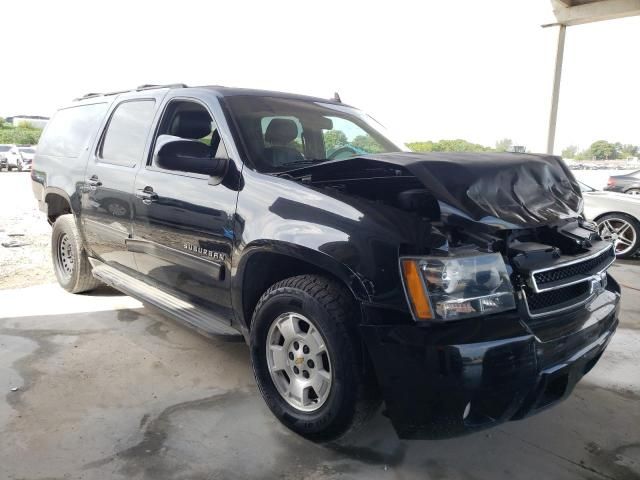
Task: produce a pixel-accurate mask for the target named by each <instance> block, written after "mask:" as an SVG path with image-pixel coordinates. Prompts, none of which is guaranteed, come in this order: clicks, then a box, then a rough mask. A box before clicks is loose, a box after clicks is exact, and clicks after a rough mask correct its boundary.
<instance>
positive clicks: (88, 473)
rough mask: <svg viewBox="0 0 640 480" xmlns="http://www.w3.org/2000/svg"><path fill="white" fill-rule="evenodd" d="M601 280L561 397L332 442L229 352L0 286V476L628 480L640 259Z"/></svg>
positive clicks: (38, 292)
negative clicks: (609, 294) (617, 307)
mask: <svg viewBox="0 0 640 480" xmlns="http://www.w3.org/2000/svg"><path fill="white" fill-rule="evenodd" d="M613 274H614V275H615V276H616V278H617V279H618V280H619V281H620V282H621V283H622V284H623V285H624V287H623V288H624V297H623V308H622V312H621V325H620V328H619V330H618V332H617V333H616V335H615V337H614V339H613V340H612V343H611V344H610V345H609V347H608V349H607V351H606V352H605V354H604V356H603V357H602V359H601V360H600V362H599V363H598V365H597V366H596V367H595V368H594V370H593V371H592V372H591V373H589V375H587V376H586V377H585V378H584V379H583V381H582V382H581V383H580V384H579V385H578V387H577V389H576V390H575V392H574V393H573V395H572V396H571V397H570V398H569V399H568V400H567V401H565V402H563V403H562V404H560V405H558V406H557V407H555V408H553V409H551V410H548V411H546V412H544V413H541V414H539V415H537V416H535V417H531V418H528V419H526V420H523V421H520V422H513V423H509V424H506V425H503V426H500V427H499V428H495V429H492V430H487V431H485V432H481V433H477V434H474V435H470V436H467V437H463V438H458V439H452V440H444V441H399V440H398V439H397V437H396V436H395V434H394V432H393V430H392V428H391V427H390V424H389V422H388V421H387V420H386V419H385V418H384V417H383V416H381V415H378V416H376V417H375V418H374V419H373V421H372V422H371V423H370V424H369V425H367V426H366V427H365V428H364V429H362V430H361V431H360V432H358V433H356V434H355V435H354V436H352V437H350V438H348V439H345V440H344V441H342V442H341V443H340V444H333V445H316V444H313V443H311V442H308V441H306V440H304V439H302V438H301V437H299V436H297V435H295V434H293V433H291V432H289V431H288V430H286V429H285V428H284V427H282V426H281V425H280V424H279V423H278V422H277V421H276V420H275V419H274V417H273V416H272V415H271V413H270V412H269V411H268V409H267V407H266V406H265V405H264V403H263V402H262V399H261V398H260V395H259V393H258V392H257V389H256V386H255V382H254V380H253V376H252V373H251V368H250V365H249V354H248V349H247V347H246V346H245V345H244V344H242V343H225V342H223V341H220V340H211V339H207V338H204V337H202V336H200V335H198V334H197V333H194V332H193V331H191V330H189V329H187V328H185V327H183V326H181V325H179V324H177V323H174V322H173V321H171V320H169V319H167V318H165V317H163V316H162V315H160V314H158V313H156V312H155V311H153V310H150V309H148V308H146V307H144V306H143V305H142V304H140V303H139V302H137V301H136V300H133V299H131V298H130V297H127V296H124V295H121V294H119V293H117V292H114V291H112V290H110V289H107V288H104V289H102V290H101V291H98V292H95V293H92V294H89V295H71V294H68V293H66V292H64V291H63V290H62V289H60V288H59V287H58V286H57V285H54V284H43V285H35V286H30V287H27V288H19V289H15V288H12V289H4V290H0V399H2V400H0V479H2V480H4V479H41V480H44V479H49V480H51V479H130V478H135V479H153V480H163V479H178V480H180V479H225V480H226V479H253V478H260V479H271V478H285V479H289V478H295V479H301V478H305V479H338V478H339V479H378V478H380V479H411V478H421V479H500V478H505V479H507V478H508V479H529V478H530V479H540V478H545V479H547V478H548V479H569V478H589V479H616V480H628V479H638V478H640V371H639V365H640V292H639V291H638V290H639V289H640V285H639V284H638V281H637V280H638V279H639V278H640V263H639V262H617V263H616V265H615V266H614V267H613ZM16 275H18V273H16Z"/></svg>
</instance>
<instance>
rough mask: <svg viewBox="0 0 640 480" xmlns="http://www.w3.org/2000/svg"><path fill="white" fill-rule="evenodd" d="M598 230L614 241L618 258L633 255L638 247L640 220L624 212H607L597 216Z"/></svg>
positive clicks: (607, 238)
mask: <svg viewBox="0 0 640 480" xmlns="http://www.w3.org/2000/svg"><path fill="white" fill-rule="evenodd" d="M597 223H598V231H599V232H600V236H601V237H602V238H603V239H604V240H610V241H612V242H613V243H614V245H615V249H616V256H617V257H618V258H630V257H633V256H634V255H635V254H636V253H637V251H638V249H640V222H638V220H637V219H635V218H633V217H632V216H630V215H627V214H625V213H609V214H607V215H604V216H603V217H601V218H599V219H598V221H597Z"/></svg>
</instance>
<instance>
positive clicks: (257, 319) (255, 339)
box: [250, 275, 380, 442]
mask: <svg viewBox="0 0 640 480" xmlns="http://www.w3.org/2000/svg"><path fill="white" fill-rule="evenodd" d="M289 313H291V314H293V316H294V318H298V319H299V318H300V317H302V318H303V319H304V320H299V321H298V326H299V327H301V326H303V325H304V323H305V320H307V321H309V323H310V324H311V327H309V330H308V331H307V332H306V333H305V335H308V334H309V332H318V333H319V334H320V336H321V339H322V340H324V345H325V346H326V354H327V357H328V361H326V362H325V358H324V356H323V357H322V358H321V359H320V357H313V354H314V352H313V351H312V352H310V356H311V358H316V362H317V364H315V365H313V364H309V363H308V362H309V360H307V358H309V357H307V356H303V357H297V356H295V357H294V358H295V359H296V360H295V361H291V362H290V363H291V364H297V361H298V360H299V359H300V358H304V360H303V363H301V369H302V368H307V369H308V370H309V372H312V373H311V375H318V372H319V371H320V370H322V371H323V373H324V375H326V374H327V369H328V370H329V377H330V378H331V383H330V387H329V389H328V393H326V397H325V398H324V399H323V398H322V396H321V395H318V393H316V392H314V391H312V390H309V388H308V387H307V388H305V391H306V392H307V394H306V396H308V397H309V398H312V397H314V396H315V397H316V398H315V399H313V400H312V402H313V401H315V402H316V405H313V404H310V405H309V407H311V408H313V410H312V411H305V410H303V409H301V407H296V406H294V405H292V404H291V402H292V401H293V400H291V399H290V400H286V399H285V397H284V396H283V394H281V393H280V391H279V387H278V386H277V385H276V382H278V384H279V385H281V384H282V383H285V384H286V377H284V376H283V377H282V378H284V380H281V377H278V375H282V374H281V372H277V374H274V375H275V376H272V374H271V373H270V367H269V362H270V360H268V359H267V342H268V341H269V342H270V343H271V339H272V338H273V337H272V333H271V332H273V331H276V330H275V329H274V324H275V323H276V320H278V319H279V318H282V317H284V316H286V315H287V314H289ZM354 313H355V308H354V302H353V299H352V297H351V295H350V293H349V292H348V291H347V290H346V289H345V288H344V287H343V286H341V285H340V284H339V283H337V282H334V281H333V280H330V279H328V278H325V277H323V276H319V275H301V276H297V277H291V278H288V279H285V280H282V281H281V282H278V283H276V284H275V285H273V286H272V287H271V288H269V289H268V290H267V291H266V292H265V293H264V294H263V295H262V297H261V298H260V300H259V301H258V304H257V306H256V308H255V311H254V314H253V319H252V324H251V332H250V348H251V360H252V366H253V372H254V375H255V378H256V382H257V384H258V387H259V389H260V392H261V394H262V396H263V398H264V400H265V402H266V403H267V406H268V407H269V409H270V410H271V411H272V412H273V414H274V415H275V416H276V417H277V418H278V419H279V420H280V422H282V423H283V424H284V425H285V426H286V427H287V428H289V429H291V430H293V431H294V432H296V433H298V434H300V435H302V436H303V437H306V438H308V439H310V440H313V441H319V442H322V441H331V440H335V439H337V438H339V437H341V436H343V435H344V434H345V433H347V432H348V431H350V430H353V429H355V428H356V427H358V426H359V425H360V424H362V423H363V422H364V421H365V420H366V419H367V418H368V417H369V416H370V415H371V413H373V412H374V411H375V409H376V407H377V406H378V405H379V403H380V401H379V394H378V392H377V389H376V384H375V381H374V379H373V376H372V369H371V368H370V366H369V365H364V363H365V358H366V355H365V354H364V352H363V351H362V348H363V347H362V344H361V342H360V340H359V338H358V335H357V332H356V322H355V321H354V319H353V316H354ZM298 315H299V316H300V317H297V316H298ZM314 327H315V330H311V329H312V328H314ZM303 333H304V332H303ZM313 336H314V337H316V339H317V338H318V337H317V333H314V335H313ZM309 337H310V336H306V337H304V339H306V340H309ZM304 339H301V340H300V342H301V343H303V344H304ZM289 340H291V339H289ZM289 340H283V345H282V347H283V348H287V345H289V347H293V346H295V345H296V343H297V342H295V341H293V340H291V341H289ZM307 343H310V345H312V344H313V343H314V342H313V341H311V342H307ZM319 343H322V342H319ZM316 344H317V343H316ZM305 347H306V345H305ZM276 348H277V347H276ZM303 348H304V347H302V346H300V350H299V352H301V353H300V355H303V353H306V352H303ZM289 355H290V354H289ZM286 358H289V359H291V357H290V356H287V357H286ZM321 362H322V365H320V363H321ZM367 363H368V362H367ZM309 365H310V366H311V368H309ZM313 367H315V373H314V370H312V369H313ZM290 368H293V367H290ZM285 370H286V369H283V370H282V371H285ZM365 372H366V373H365ZM307 373H308V372H307ZM300 374H304V370H302V371H301V372H300ZM288 375H291V378H292V379H293V380H295V372H294V371H293V370H291V369H290V370H288ZM299 378H300V377H298V379H299ZM304 378H309V377H306V376H305V377H304ZM311 378H312V380H313V378H314V377H311ZM303 381H304V380H303ZM290 385H291V384H290ZM280 388H282V387H281V386H280ZM312 393H313V394H315V395H312ZM302 397H303V398H304V397H305V395H302ZM321 400H322V403H321V404H320V406H317V404H318V403H319V402H320V401H321ZM305 408H306V407H305Z"/></svg>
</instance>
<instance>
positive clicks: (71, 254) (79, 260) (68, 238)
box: [51, 214, 101, 293]
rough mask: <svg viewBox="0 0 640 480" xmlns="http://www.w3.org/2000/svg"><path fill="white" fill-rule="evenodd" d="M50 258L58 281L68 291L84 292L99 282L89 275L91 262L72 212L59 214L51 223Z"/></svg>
mask: <svg viewBox="0 0 640 480" xmlns="http://www.w3.org/2000/svg"><path fill="white" fill-rule="evenodd" d="M63 252H64V253H63ZM51 258H52V260H53V269H54V271H55V273H56V278H57V279H58V283H59V284H60V286H61V287H62V288H64V289H65V290H67V291H68V292H71V293H80V292H86V291H89V290H93V289H94V288H96V287H97V286H99V285H100V284H101V283H100V281H99V280H97V279H96V278H94V277H93V275H91V264H90V263H89V260H88V259H87V253H86V252H85V250H84V248H83V246H82V239H81V238H80V234H79V232H78V228H77V227H76V221H75V219H74V217H73V215H72V214H67V215H61V216H59V217H58V218H57V219H56V221H55V223H54V224H53V230H52V232H51Z"/></svg>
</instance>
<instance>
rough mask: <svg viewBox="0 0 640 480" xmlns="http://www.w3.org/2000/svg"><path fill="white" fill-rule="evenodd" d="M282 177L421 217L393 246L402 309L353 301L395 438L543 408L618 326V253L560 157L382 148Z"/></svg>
mask: <svg viewBox="0 0 640 480" xmlns="http://www.w3.org/2000/svg"><path fill="white" fill-rule="evenodd" d="M283 175H286V176H288V177H290V178H293V179H295V180H298V181H300V182H303V183H305V184H307V185H310V186H313V187H315V188H320V189H323V190H326V191H333V192H337V194H339V195H341V196H347V197H352V198H357V199H359V200H364V201H367V202H373V203H374V204H379V205H380V206H381V207H384V208H387V209H391V210H392V211H393V210H397V211H402V212H403V213H406V212H410V213H411V214H412V215H413V216H414V218H415V224H416V228H419V229H424V225H428V229H427V230H428V232H427V233H426V234H422V233H421V234H416V235H415V237H412V238H411V239H408V240H407V241H406V242H405V243H402V244H401V245H398V264H399V266H398V268H399V272H400V278H401V280H402V283H403V287H404V292H405V295H406V303H407V307H408V313H402V312H399V311H397V310H396V309H394V308H387V307H385V306H384V305H380V304H379V303H375V302H374V303H372V304H368V305H363V317H364V320H363V323H364V324H363V325H362V326H361V331H362V334H363V338H364V340H365V343H366V345H367V348H368V350H369V353H370V354H371V358H372V361H373V364H374V366H375V368H376V373H377V376H378V380H379V383H380V385H381V387H382V390H383V393H384V396H385V401H386V405H387V410H388V413H389V416H390V418H391V420H392V422H393V424H394V426H395V427H396V430H397V431H398V433H399V435H400V436H401V437H405V438H442V437H449V436H455V435H460V434H463V433H468V432H472V431H475V430H478V429H481V428H486V427H489V426H492V425H496V424H498V423H500V422H503V421H507V420H513V419H518V418H522V417H524V416H526V415H529V414H532V413H535V412H537V411H539V410H541V409H543V408H546V407H548V406H550V405H553V404H555V403H556V402H557V401H559V400H561V399H563V398H565V397H566V396H567V395H569V393H570V392H571V390H572V389H573V387H574V386H575V384H576V382H577V381H578V380H579V379H580V378H581V377H582V376H583V375H584V374H585V373H586V372H587V371H588V370H589V369H591V368H592V367H593V365H594V364H595V362H596V361H597V360H598V358H599V356H600V355H601V354H602V352H603V350H604V348H605V346H606V345H607V343H608V342H609V340H610V338H611V336H612V335H613V332H614V331H615V328H616V326H617V312H618V308H619V298H620V290H619V287H618V285H617V284H616V282H615V280H613V279H612V278H611V277H610V276H609V275H608V274H607V269H608V267H609V266H610V265H611V264H612V262H613V261H614V259H615V251H614V249H613V245H612V244H611V243H610V242H606V241H604V240H602V239H601V238H600V237H599V235H598V233H597V230H596V228H595V227H594V225H593V224H591V223H589V222H587V221H585V220H584V218H583V217H582V197H581V194H580V189H579V187H578V184H577V182H576V181H575V179H574V178H573V176H572V175H571V173H570V171H569V170H568V169H567V168H566V166H565V165H564V164H563V163H562V161H561V160H560V159H558V158H557V157H553V156H544V155H525V154H502V155H501V154H459V153H433V154H426V155H421V154H410V153H392V154H381V155H368V156H363V157H357V158H351V159H347V160H341V161H333V162H326V163H322V164H318V165H314V166H311V167H306V168H302V169H298V170H294V171H289V172H286V173H284V174H283Z"/></svg>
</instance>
